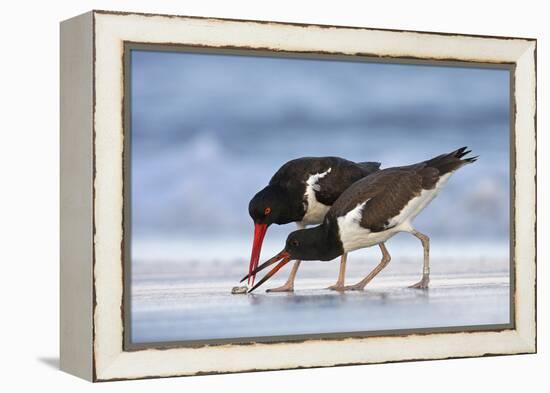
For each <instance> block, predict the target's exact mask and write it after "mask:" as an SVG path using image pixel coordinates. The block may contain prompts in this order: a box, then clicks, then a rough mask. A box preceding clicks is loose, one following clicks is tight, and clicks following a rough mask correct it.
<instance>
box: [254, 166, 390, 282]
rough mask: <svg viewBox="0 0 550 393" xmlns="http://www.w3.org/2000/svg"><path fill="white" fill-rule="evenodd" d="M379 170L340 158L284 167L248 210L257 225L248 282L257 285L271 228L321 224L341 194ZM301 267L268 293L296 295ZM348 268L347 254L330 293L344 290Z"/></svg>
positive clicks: (343, 257)
mask: <svg viewBox="0 0 550 393" xmlns="http://www.w3.org/2000/svg"><path fill="white" fill-rule="evenodd" d="M379 168H380V163H379V162H360V163H355V162H352V161H348V160H345V159H343V158H339V157H303V158H298V159H295V160H292V161H289V162H287V163H286V164H284V165H283V166H282V167H281V168H280V169H279V170H278V171H277V172H276V173H275V175H273V177H272V178H271V180H270V181H269V184H268V185H267V186H266V187H265V188H264V189H262V190H261V191H260V192H258V193H257V194H256V195H255V196H254V197H253V198H252V200H251V201H250V204H249V206H248V211H249V213H250V217H252V220H253V221H254V242H253V245H252V254H251V256H250V266H249V275H248V276H247V277H248V282H249V283H251V285H254V278H255V274H253V271H254V269H256V267H257V266H258V261H259V259H260V251H261V247H262V242H263V239H264V236H265V233H266V231H267V228H268V227H269V225H271V224H279V225H281V224H288V223H290V222H295V223H296V224H297V226H298V228H299V229H303V228H305V227H306V225H318V224H320V223H322V222H323V219H324V218H325V214H326V213H327V212H328V210H329V209H330V207H331V206H332V204H333V203H334V202H335V201H336V199H337V198H338V197H339V196H340V194H342V192H344V191H345V190H346V189H347V188H348V187H349V186H351V185H352V184H353V183H355V182H356V181H357V180H359V179H361V178H363V177H365V176H368V175H370V174H372V173H374V172H376V171H377V170H378V169H379ZM299 266H300V260H297V261H296V263H295V264H294V266H293V267H292V271H291V272H290V276H289V277H288V280H287V282H286V284H284V285H283V286H281V287H279V288H273V289H270V290H268V291H274V292H283V291H293V290H294V278H295V277H296V272H297V271H298V268H299ZM345 268H346V254H345V253H344V254H343V255H342V260H341V263H340V274H339V276H340V277H341V280H340V279H339V280H338V282H337V283H336V284H335V285H334V286H332V287H329V288H330V289H340V288H341V287H342V286H343V277H344V274H345Z"/></svg>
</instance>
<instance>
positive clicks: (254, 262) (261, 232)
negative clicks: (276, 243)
mask: <svg viewBox="0 0 550 393" xmlns="http://www.w3.org/2000/svg"><path fill="white" fill-rule="evenodd" d="M266 232H267V224H254V243H253V244H252V254H251V255H250V265H249V266H248V284H251V282H250V281H251V280H252V284H251V285H254V279H255V278H256V274H255V273H253V271H254V270H255V269H256V268H257V267H258V262H259V261H260V253H261V251H262V243H263V242H264V237H265V233H266Z"/></svg>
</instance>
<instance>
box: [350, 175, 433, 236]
mask: <svg viewBox="0 0 550 393" xmlns="http://www.w3.org/2000/svg"><path fill="white" fill-rule="evenodd" d="M422 183H423V176H422V173H418V172H416V171H395V172H393V173H388V175H387V176H382V177H381V178H380V179H379V192H378V193H377V194H376V195H375V196H374V197H372V198H371V199H369V201H368V202H367V203H366V204H365V206H364V207H363V211H362V217H361V226H362V227H363V228H367V229H370V230H371V231H373V232H380V231H383V230H385V229H388V227H389V226H390V220H391V219H392V218H393V217H395V216H397V215H398V214H399V213H400V212H401V210H403V208H404V207H405V206H406V205H407V203H409V201H410V200H411V199H413V198H414V197H415V196H418V195H420V193H421V192H422V189H423V187H422Z"/></svg>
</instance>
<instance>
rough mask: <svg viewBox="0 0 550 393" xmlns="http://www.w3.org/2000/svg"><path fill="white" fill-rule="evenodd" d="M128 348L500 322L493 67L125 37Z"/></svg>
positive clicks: (503, 251)
mask: <svg viewBox="0 0 550 393" xmlns="http://www.w3.org/2000/svg"><path fill="white" fill-rule="evenodd" d="M124 67H125V69H124V73H125V75H126V77H125V79H124V83H125V86H124V87H125V92H126V93H125V95H124V110H125V123H124V127H125V137H124V146H125V147H124V149H125V168H124V178H125V199H124V204H125V210H124V228H125V232H124V252H125V258H124V275H125V277H124V279H125V283H126V286H125V292H124V297H125V299H124V304H125V313H126V314H125V315H126V316H125V318H126V319H125V334H127V336H126V337H125V340H126V344H127V345H128V347H129V348H141V347H163V346H174V345H176V346H186V345H191V346H192V345H201V344H210V343H212V344H215V343H246V342H271V341H273V342H285V341H293V340H303V339H305V338H320V339H324V338H328V339H330V338H342V337H368V336H382V335H386V336H387V335H403V334H410V333H432V332H447V331H449V332H453V331H455V332H457V331H483V330H499V329H507V328H511V327H513V320H514V317H513V313H514V304H513V296H512V294H513V293H514V277H513V268H511V267H513V260H512V255H513V254H512V253H511V236H512V235H511V234H512V233H513V232H512V231H513V221H512V220H511V212H512V210H511V207H512V203H511V201H512V200H513V195H512V191H511V190H512V184H511V176H512V174H513V170H514V161H513V160H514V158H513V157H514V155H513V145H512V144H511V141H512V138H513V129H514V128H513V113H512V112H513V109H512V108H511V102H513V96H512V94H513V86H512V82H511V81H512V80H513V74H512V72H513V71H512V68H511V67H510V66H509V65H506V64H484V63H466V62H463V63H460V62H429V61H413V60H410V61H408V60H392V61H389V60H388V61H385V60H381V59H374V58H368V57H351V56H348V57H344V56H328V55H327V56H322V55H308V56H305V55H300V54H297V53H295V54H291V53H280V54H277V53H270V52H262V51H257V52H254V51H248V52H246V53H242V52H239V51H230V50H225V51H221V50H215V49H211V50H200V49H197V48H185V47H173V46H169V45H160V44H158V45H155V44H147V45H145V44H132V43H127V44H126V50H125V66H124Z"/></svg>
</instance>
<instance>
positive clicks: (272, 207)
mask: <svg viewBox="0 0 550 393" xmlns="http://www.w3.org/2000/svg"><path fill="white" fill-rule="evenodd" d="M292 206H293V205H292V204H291V203H290V201H289V197H288V193H287V192H285V191H284V190H283V189H282V187H280V186H277V185H269V186H267V187H265V188H264V189H262V190H261V191H260V192H258V193H257V194H256V195H254V197H253V198H252V199H251V200H250V203H249V204H248V213H249V214H250V217H251V218H252V221H253V222H254V241H253V244H252V253H251V255H250V264H249V268H248V273H249V275H248V282H249V283H250V282H251V281H252V285H253V284H254V279H255V275H254V274H252V271H253V270H254V269H256V267H257V266H258V261H259V260H260V253H261V250H262V244H263V240H264V237H265V234H266V232H267V228H268V227H269V226H270V225H271V224H287V223H289V222H292V221H296V220H297V219H299V216H297V215H296V214H295V213H294V212H293V211H292Z"/></svg>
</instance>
